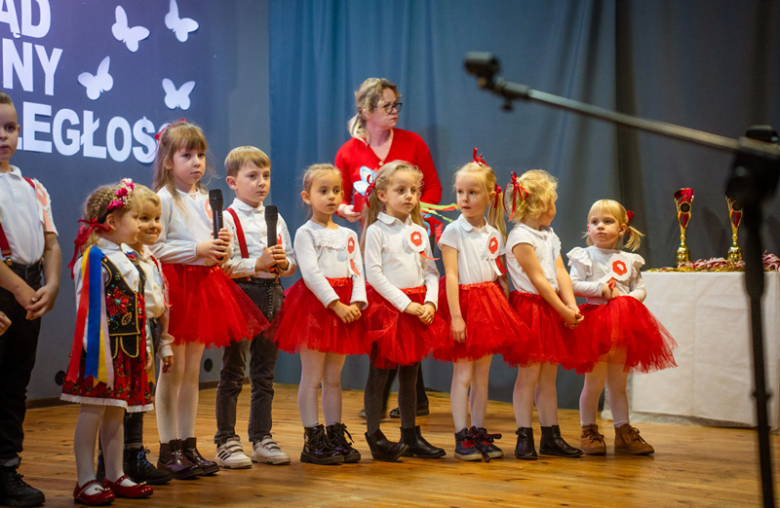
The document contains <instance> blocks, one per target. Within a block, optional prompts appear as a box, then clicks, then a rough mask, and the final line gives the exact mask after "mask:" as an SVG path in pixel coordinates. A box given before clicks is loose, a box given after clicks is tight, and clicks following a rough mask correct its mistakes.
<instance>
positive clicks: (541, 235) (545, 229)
mask: <svg viewBox="0 0 780 508" xmlns="http://www.w3.org/2000/svg"><path fill="white" fill-rule="evenodd" d="M517 225H518V226H520V227H522V228H525V229H526V230H528V231H530V232H532V233H533V234H535V235H536V236H538V237H539V238H544V236H545V233H546V232H548V231H552V228H550V227H549V226H542V227H541V229H538V230H537V229H534V228H532V227H531V226H529V225H527V224H523V223H522V222H518V223H517Z"/></svg>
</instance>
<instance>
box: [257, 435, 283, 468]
mask: <svg viewBox="0 0 780 508" xmlns="http://www.w3.org/2000/svg"><path fill="white" fill-rule="evenodd" d="M252 447H253V448H254V451H253V452H252V462H265V463H266V464H274V465H277V466H278V465H282V464H289V463H290V456H289V455H287V454H286V453H284V452H283V451H282V449H281V448H279V445H278V444H276V441H274V440H273V438H271V436H265V437H264V438H263V440H262V441H260V442H258V443H254V444H253V445H252Z"/></svg>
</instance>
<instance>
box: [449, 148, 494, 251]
mask: <svg viewBox="0 0 780 508" xmlns="http://www.w3.org/2000/svg"><path fill="white" fill-rule="evenodd" d="M461 176H477V177H479V178H481V179H482V182H483V184H484V190H485V193H486V194H487V195H488V196H490V193H491V192H495V193H496V196H495V200H494V201H492V202H491V203H488V218H487V221H488V224H490V225H491V226H493V227H494V228H496V229H497V230H498V231H499V233H501V236H502V237H503V238H504V240H506V223H505V222H504V212H503V210H502V209H501V206H502V203H503V193H502V191H501V187H499V186H498V185H496V174H495V173H493V168H491V167H490V166H488V165H486V164H481V163H479V162H469V163H468V164H466V165H465V166H463V167H462V168H460V169H459V170H458V171H456V172H455V178H454V180H455V183H456V185H457V182H458V178H459V177H461ZM456 192H457V189H456Z"/></svg>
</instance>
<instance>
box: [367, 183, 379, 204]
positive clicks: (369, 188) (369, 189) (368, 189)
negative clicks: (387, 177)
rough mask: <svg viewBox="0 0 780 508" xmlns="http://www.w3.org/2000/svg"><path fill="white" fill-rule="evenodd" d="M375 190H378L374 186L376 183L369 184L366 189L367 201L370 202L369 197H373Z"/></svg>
mask: <svg viewBox="0 0 780 508" xmlns="http://www.w3.org/2000/svg"><path fill="white" fill-rule="evenodd" d="M375 190H376V184H374V182H371V183H370V184H368V187H366V194H365V197H366V201H368V197H369V196H370V195H371V193H372V192H374V191H375Z"/></svg>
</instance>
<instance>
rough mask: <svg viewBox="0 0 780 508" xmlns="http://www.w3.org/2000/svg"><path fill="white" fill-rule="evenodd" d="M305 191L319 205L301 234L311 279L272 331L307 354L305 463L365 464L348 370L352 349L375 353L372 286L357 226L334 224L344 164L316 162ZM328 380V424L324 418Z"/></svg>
mask: <svg viewBox="0 0 780 508" xmlns="http://www.w3.org/2000/svg"><path fill="white" fill-rule="evenodd" d="M301 196H302V198H303V201H304V202H305V203H306V204H307V205H309V206H310V207H311V211H312V218H311V220H309V221H308V222H307V223H306V224H304V225H303V226H301V227H300V228H299V229H298V231H297V232H296V233H295V243H294V250H295V256H296V258H297V262H298V266H300V268H301V276H302V277H303V278H302V279H301V280H299V281H298V282H296V283H295V284H294V285H293V286H292V287H290V289H288V290H287V291H285V293H284V304H283V305H282V310H281V311H280V312H279V314H277V316H276V318H274V324H273V327H272V334H273V337H274V340H275V341H276V342H277V344H278V345H279V349H281V350H282V351H286V352H287V353H298V352H300V355H301V384H300V385H299V387H298V410H299V411H300V413H301V421H302V423H303V429H304V445H303V451H302V452H301V462H310V463H312V464H341V463H344V462H347V463H350V462H358V461H360V453H359V452H358V451H357V450H356V449H354V448H353V447H352V446H351V445H352V439H351V436H350V434H349V432H347V426H346V425H344V424H343V423H342V420H341V369H342V367H343V366H344V360H345V358H346V356H345V355H362V354H365V353H367V352H368V345H367V343H366V338H365V327H364V325H363V319H362V318H361V310H362V309H364V308H365V307H366V285H365V278H364V273H363V262H362V261H361V255H360V245H359V242H358V237H357V235H356V234H355V232H354V231H352V230H350V229H347V228H343V227H341V226H339V225H337V224H336V223H334V222H333V213H334V212H335V211H336V209H337V208H338V205H339V204H340V203H341V201H342V199H343V198H344V192H343V187H342V182H341V172H340V171H339V170H338V169H336V168H335V167H334V166H333V165H331V164H315V165H314V166H311V167H309V168H308V169H307V170H306V173H304V175H303V192H302V193H301ZM320 384H321V385H322V415H323V417H324V418H325V425H326V426H327V428H325V427H323V425H322V424H320V423H319V417H318V413H319V409H318V407H317V394H318V392H319V387H320Z"/></svg>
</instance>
